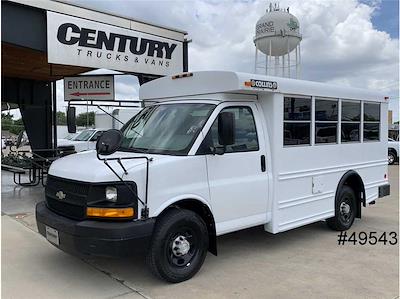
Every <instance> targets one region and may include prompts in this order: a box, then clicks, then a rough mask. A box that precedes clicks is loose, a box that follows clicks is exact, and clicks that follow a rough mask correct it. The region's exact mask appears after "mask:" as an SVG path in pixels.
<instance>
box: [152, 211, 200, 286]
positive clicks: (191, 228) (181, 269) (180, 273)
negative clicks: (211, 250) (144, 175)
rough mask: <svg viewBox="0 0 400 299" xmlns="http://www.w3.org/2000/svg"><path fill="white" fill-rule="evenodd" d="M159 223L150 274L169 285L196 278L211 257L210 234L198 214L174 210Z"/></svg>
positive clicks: (153, 241) (154, 241)
mask: <svg viewBox="0 0 400 299" xmlns="http://www.w3.org/2000/svg"><path fill="white" fill-rule="evenodd" d="M161 217H162V218H161V219H160V220H159V221H158V222H157V224H156V227H155V229H154V233H153V237H152V241H151V246H150V250H149V252H148V255H147V263H148V265H149V267H150V270H151V271H152V272H153V273H154V274H155V275H156V276H158V277H160V278H161V279H164V280H166V281H168V282H174V283H176V282H182V281H185V280H187V279H189V278H191V277H193V276H194V275H195V274H196V273H197V271H199V270H200V268H201V266H202V265H203V262H204V260H205V258H206V255H207V249H208V231H207V227H206V224H205V223H204V221H203V219H201V218H200V217H199V216H198V215H197V214H196V213H194V212H192V211H189V210H185V209H171V210H169V211H167V212H166V213H165V214H164V215H163V216H161Z"/></svg>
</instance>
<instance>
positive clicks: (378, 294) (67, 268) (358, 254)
mask: <svg viewBox="0 0 400 299" xmlns="http://www.w3.org/2000/svg"><path fill="white" fill-rule="evenodd" d="M398 171H399V166H398V165H394V166H390V167H389V179H390V183H391V195H390V196H389V197H385V198H383V199H381V200H379V201H377V203H376V205H373V206H370V207H368V208H366V209H364V210H363V218H362V219H361V220H356V222H355V223H354V225H353V227H352V229H351V230H350V231H349V233H351V232H357V233H359V232H366V233H367V234H368V233H369V232H377V235H378V236H379V235H381V234H382V233H383V232H386V233H390V232H396V234H397V239H398V233H399V185H398V182H399V174H398ZM42 198H43V189H42V188H41V187H34V188H21V187H16V186H14V185H13V183H12V178H11V177H10V175H9V174H8V173H4V172H2V222H1V223H2V261H1V263H2V297H3V298H277V297H280V298H398V295H399V244H398V243H397V244H396V245H389V244H386V245H384V244H383V243H378V244H377V245H360V244H357V245H353V244H350V243H347V244H345V245H338V242H337V239H338V236H337V235H338V234H337V232H334V231H331V230H329V229H328V228H327V227H326V226H325V223H324V222H318V223H314V224H311V225H308V226H306V227H303V228H299V229H295V230H292V231H288V232H285V233H281V234H278V235H272V234H268V233H266V232H264V231H263V228H262V227H255V228H252V229H248V230H244V231H240V232H237V233H232V234H228V235H225V236H222V237H220V238H219V240H218V241H219V243H218V245H219V256H218V257H215V256H213V255H211V254H209V255H208V257H207V259H206V261H205V264H204V265H203V267H202V269H201V270H200V272H199V273H198V274H197V275H196V276H195V277H194V278H192V279H191V280H189V281H186V282H184V283H180V284H168V283H165V282H163V281H160V280H158V279H156V278H155V277H153V276H152V275H151V273H150V272H149V271H148V270H147V268H146V265H145V263H144V258H143V257H142V256H136V257H132V258H129V259H103V258H78V257H73V256H69V255H67V254H65V253H63V252H61V251H60V250H58V249H56V248H55V247H53V246H52V245H50V244H49V243H48V242H47V241H46V240H45V239H44V238H43V237H41V236H40V235H39V234H38V233H37V232H36V224H35V219H34V206H35V204H36V203H37V202H39V201H41V200H42Z"/></svg>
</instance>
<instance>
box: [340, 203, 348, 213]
mask: <svg viewBox="0 0 400 299" xmlns="http://www.w3.org/2000/svg"><path fill="white" fill-rule="evenodd" d="M340 213H342V214H343V215H347V214H349V213H350V205H349V204H348V203H346V202H342V203H341V204H340Z"/></svg>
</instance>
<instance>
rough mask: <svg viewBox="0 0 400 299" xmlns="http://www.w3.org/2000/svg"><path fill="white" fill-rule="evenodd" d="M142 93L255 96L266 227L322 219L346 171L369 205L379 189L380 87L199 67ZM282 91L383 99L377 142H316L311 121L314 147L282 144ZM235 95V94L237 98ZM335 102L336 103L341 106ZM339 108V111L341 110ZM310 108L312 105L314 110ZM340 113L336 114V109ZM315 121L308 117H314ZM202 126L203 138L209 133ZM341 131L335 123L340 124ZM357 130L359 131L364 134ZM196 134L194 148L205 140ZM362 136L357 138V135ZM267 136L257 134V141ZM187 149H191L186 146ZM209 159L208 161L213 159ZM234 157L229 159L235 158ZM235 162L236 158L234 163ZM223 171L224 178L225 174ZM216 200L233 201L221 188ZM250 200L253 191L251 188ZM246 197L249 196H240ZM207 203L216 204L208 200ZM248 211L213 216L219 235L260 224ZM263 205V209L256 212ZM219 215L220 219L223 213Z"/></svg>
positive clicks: (157, 97) (383, 171)
mask: <svg viewBox="0 0 400 299" xmlns="http://www.w3.org/2000/svg"><path fill="white" fill-rule="evenodd" d="M251 79H256V80H269V81H275V82H277V84H278V88H277V89H276V90H262V89H254V88H251V87H248V86H245V82H246V81H250V80H251ZM139 94H140V98H141V99H142V100H145V101H147V102H148V103H152V102H165V101H171V100H173V101H182V100H185V101H188V100H193V101H196V100H198V101H204V100H205V99H208V100H210V99H214V100H217V101H220V102H226V101H237V100H242V101H243V100H246V99H247V100H249V101H254V97H256V98H257V99H258V101H257V104H256V106H257V109H259V110H260V113H259V115H258V116H257V118H258V120H256V121H257V122H259V123H263V126H262V129H261V128H259V127H258V129H257V130H258V134H259V137H260V136H262V137H263V138H260V139H264V140H265V149H264V150H265V152H266V161H267V165H266V166H267V172H266V173H267V174H266V175H267V177H268V179H267V181H266V182H270V183H269V186H268V188H267V189H268V190H267V191H266V193H267V197H266V204H265V207H266V211H265V214H262V215H263V216H262V218H263V219H265V221H264V224H265V229H266V230H267V231H269V232H271V233H278V232H282V231H286V230H289V229H292V228H296V227H299V226H302V225H306V224H309V223H312V222H315V221H319V220H323V219H327V218H329V217H332V216H334V213H335V194H336V190H337V187H338V184H339V182H340V179H341V178H342V177H343V175H344V174H345V173H346V172H347V171H349V170H353V171H355V172H356V173H358V174H359V175H360V177H361V179H362V181H363V183H364V187H365V193H366V203H369V202H371V201H374V200H375V199H377V198H378V187H379V186H380V185H384V184H386V183H387V178H386V175H387V160H386V155H387V153H386V151H387V145H386V143H387V142H386V141H387V125H386V124H387V108H388V107H387V106H388V104H387V102H385V101H384V96H383V95H382V94H381V93H378V92H373V91H368V90H364V89H358V88H351V87H340V86H335V85H330V84H324V83H318V82H310V81H302V80H293V79H287V78H279V77H266V76H261V75H255V74H243V73H234V72H212V71H210V72H196V73H193V75H192V76H191V77H187V78H181V79H172V78H171V77H164V78H161V79H158V80H154V81H152V82H149V83H147V84H144V85H143V86H142V87H141V89H140V92H139ZM285 95H292V96H293V95H294V96H296V95H300V96H308V97H313V100H312V101H313V103H314V99H315V97H319V98H325V97H327V98H332V99H338V100H339V101H341V99H346V100H357V101H361V102H363V101H374V102H380V103H381V118H380V141H379V142H365V141H363V140H361V142H356V143H345V144H341V143H340V134H338V143H335V144H318V145H316V144H315V140H314V139H315V138H314V134H315V131H314V125H313V122H312V125H311V127H312V128H313V129H312V130H311V136H310V137H311V145H304V146H283V110H284V109H283V102H284V101H283V98H284V96H285ZM238 98H240V99H238ZM339 107H340V105H339ZM339 113H340V112H339ZM311 114H314V111H311ZM339 115H340V114H339ZM312 120H313V117H312ZM208 128H209V127H208V126H207V125H206V126H205V127H204V129H203V132H202V133H203V134H202V136H203V137H204V136H205V134H206V133H207V131H208ZM338 130H339V129H338ZM361 131H362V128H360V134H361V136H362V133H361ZM199 139H200V140H197V141H196V142H195V144H194V146H193V148H194V149H196V145H197V146H198V145H199V144H200V142H201V141H202V139H201V138H199ZM361 139H362V138H361ZM262 142H264V141H262V140H260V143H262ZM191 154H194V152H193V151H191ZM212 159H213V158H212V157H210V158H209V159H208V160H209V163H212ZM232 163H234V162H233V161H232ZM238 163H240V162H239V161H238ZM228 172H230V171H229V169H227V174H226V176H227V178H226V179H227V180H228V179H229V174H228ZM220 196H221V199H220V200H221V202H225V204H226V206H228V205H230V199H229V197H228V196H224V194H223V193H221V194H220ZM249 198H251V194H249ZM243 200H244V201H246V198H244V199H243ZM210 205H211V208H212V207H213V202H212V199H211V203H210ZM246 213H247V211H243V213H242V215H231V217H234V218H235V217H236V218H235V219H232V223H231V224H230V225H226V223H224V222H219V221H218V220H220V219H221V220H222V218H223V217H224V216H221V215H214V217H215V218H216V228H217V235H220V234H223V233H226V232H229V231H234V230H238V229H241V228H244V227H249V226H253V225H258V224H262V220H260V219H250V221H248V220H249V219H245V218H242V216H243V215H246ZM261 213H262V211H260V215H261ZM221 217H222V218H221Z"/></svg>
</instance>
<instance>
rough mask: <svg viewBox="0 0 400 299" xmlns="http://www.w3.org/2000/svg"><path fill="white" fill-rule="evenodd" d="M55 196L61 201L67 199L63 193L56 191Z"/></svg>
mask: <svg viewBox="0 0 400 299" xmlns="http://www.w3.org/2000/svg"><path fill="white" fill-rule="evenodd" d="M56 196H57V198H58V199H60V200H63V199H65V198H66V197H67V194H65V193H64V192H62V191H61V190H60V191H57V193H56Z"/></svg>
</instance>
